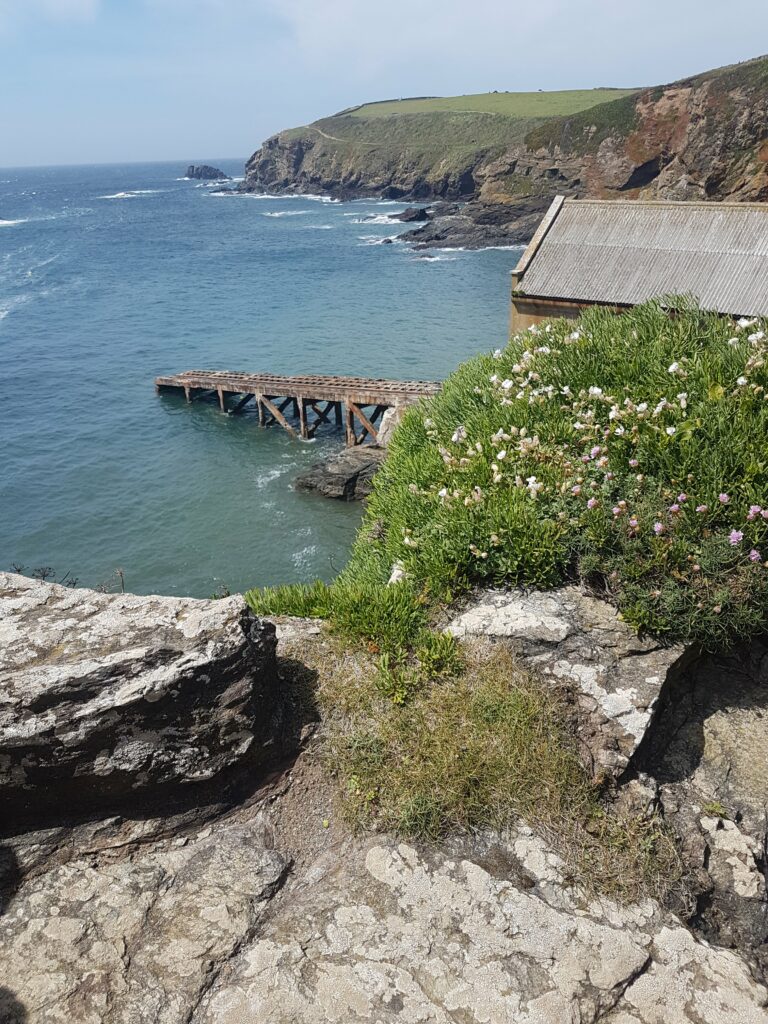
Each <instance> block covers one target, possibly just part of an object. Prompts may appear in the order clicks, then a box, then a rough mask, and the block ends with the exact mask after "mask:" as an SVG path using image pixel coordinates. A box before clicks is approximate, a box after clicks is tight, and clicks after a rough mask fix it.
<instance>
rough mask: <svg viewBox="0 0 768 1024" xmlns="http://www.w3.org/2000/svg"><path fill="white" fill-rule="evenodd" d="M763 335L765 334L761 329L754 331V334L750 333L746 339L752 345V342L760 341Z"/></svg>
mask: <svg viewBox="0 0 768 1024" xmlns="http://www.w3.org/2000/svg"><path fill="white" fill-rule="evenodd" d="M764 337H765V334H764V332H763V331H755V333H754V334H750V335H749V337H748V338H747V341H750V342H752V344H753V345H754V343H755V342H756V341H762V340H763V338H764Z"/></svg>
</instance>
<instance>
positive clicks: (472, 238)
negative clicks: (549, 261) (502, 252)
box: [243, 57, 768, 245]
mask: <svg viewBox="0 0 768 1024" xmlns="http://www.w3.org/2000/svg"><path fill="white" fill-rule="evenodd" d="M243 188H244V189H245V190H246V191H256V192H259V191H268V192H285V191H288V192H322V193H327V194H329V195H334V196H338V197H340V198H350V197H355V196H382V197H384V198H404V199H405V198H407V199H421V200H427V201H429V200H434V199H454V200H455V199H461V200H471V201H472V202H471V203H470V204H469V206H468V207H467V209H466V210H465V212H464V216H465V218H468V219H469V221H471V224H465V225H461V224H457V223H456V222H454V223H453V224H452V225H448V230H447V231H446V225H445V223H444V220H443V217H440V218H438V219H439V220H440V225H438V227H437V228H435V227H434V226H433V225H431V224H428V225H427V226H426V227H424V228H423V229H422V230H421V231H420V232H416V233H414V235H413V237H414V238H415V240H416V241H417V242H422V243H425V244H449V245H450V244H465V243H466V241H467V238H469V244H479V243H480V242H481V241H484V242H485V244H499V243H504V242H509V241H510V240H511V241H517V240H519V237H520V231H518V232H517V234H515V231H514V226H515V225H516V224H521V218H525V217H527V218H528V219H527V221H526V222H522V223H523V224H524V227H523V231H522V233H523V234H524V235H527V236H530V233H531V230H532V229H531V227H530V224H531V223H532V222H533V219H534V218H532V217H531V213H532V211H533V212H534V213H535V212H536V211H537V210H538V208H539V207H540V205H541V202H542V200H546V199H549V198H551V197H552V196H553V195H554V194H555V193H566V194H570V195H578V196H594V197H610V196H616V197H619V196H621V197H624V198H627V197H629V198H632V197H640V196H642V197H646V198H666V199H680V200H691V199H715V200H724V199H735V200H753V201H762V200H764V199H766V198H768V57H760V58H757V59H755V60H752V61H748V62H746V63H744V64H739V65H734V66H732V67H727V68H721V69H718V70H715V71H710V72H706V73H704V74H701V75H698V76H695V77H692V78H688V79H685V80H683V81H680V82H675V83H673V84H672V85H666V86H659V87H657V88H653V89H643V90H640V91H638V92H635V93H632V94H630V95H622V96H621V97H620V98H617V99H613V100H611V101H609V102H607V103H600V104H598V105H596V106H592V107H590V108H588V109H586V110H581V111H579V112H577V113H574V114H572V115H568V116H565V117H549V118H544V117H539V118H511V117H507V118H505V117H504V116H503V115H502V114H488V113H481V112H476V113H474V114H472V113H469V112H466V113H464V114H459V113H457V112H456V111H451V112H447V111H440V110H436V111H433V112H431V113H428V114H427V113H424V112H420V113H392V114H389V115H387V116H371V117H369V118H367V119H366V118H365V117H361V116H360V115H359V114H358V115H356V116H354V115H352V114H350V113H348V112H346V113H344V114H341V115H337V116H335V117H332V118H327V119H324V120H322V121H318V122H317V123H315V124H313V125H309V126H307V127H306V128H300V129H293V130H290V131H287V132H282V133H280V134H278V135H276V136H274V137H273V138H271V139H268V140H267V142H265V143H264V145H263V146H262V148H261V149H260V150H258V151H257V152H256V153H255V154H254V155H253V157H251V159H250V160H249V162H248V164H247V166H246V179H245V182H244V184H243ZM531 204H533V206H532V205H531ZM444 214H445V211H443V215H444ZM451 215H452V216H454V217H455V211H453V212H452V213H451ZM478 229H479V230H478Z"/></svg>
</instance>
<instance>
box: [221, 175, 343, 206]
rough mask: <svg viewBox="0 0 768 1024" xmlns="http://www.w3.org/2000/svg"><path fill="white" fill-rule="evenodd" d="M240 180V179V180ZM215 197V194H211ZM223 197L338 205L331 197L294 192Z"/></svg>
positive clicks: (237, 194) (240, 193)
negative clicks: (300, 200) (290, 200)
mask: <svg viewBox="0 0 768 1024" xmlns="http://www.w3.org/2000/svg"><path fill="white" fill-rule="evenodd" d="M232 180H233V181H237V180H238V179H237V178H233V179H232ZM240 180H242V179H240ZM213 194H214V195H216V193H213ZM225 195H235V196H242V197H243V198H244V199H276V200H280V201H282V200H284V199H308V200H309V201H310V202H313V203H340V202H341V200H340V199H333V198H332V197H331V196H316V195H304V194H299V193H294V192H286V193H285V194H284V195H273V194H272V193H271V192H231V193H225Z"/></svg>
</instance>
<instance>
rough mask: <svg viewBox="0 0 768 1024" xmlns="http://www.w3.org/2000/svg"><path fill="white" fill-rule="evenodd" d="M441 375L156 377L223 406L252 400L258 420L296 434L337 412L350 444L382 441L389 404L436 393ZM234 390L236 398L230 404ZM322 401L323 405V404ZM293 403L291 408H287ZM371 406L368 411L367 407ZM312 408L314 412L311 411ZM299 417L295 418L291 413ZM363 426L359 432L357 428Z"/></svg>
mask: <svg viewBox="0 0 768 1024" xmlns="http://www.w3.org/2000/svg"><path fill="white" fill-rule="evenodd" d="M441 387H442V385H441V384H440V382H439V381H425V380H377V379H375V378H371V377H337V376H332V377H328V376H322V375H303V376H281V375H279V374H273V373H237V372H232V371H229V370H185V371H184V373H177V374H173V375H172V376H169V377H156V378H155V388H156V389H157V391H158V392H161V391H165V390H177V391H183V393H184V395H185V397H186V400H187V402H194V401H197V400H198V399H200V398H211V397H213V396H214V395H215V396H216V397H217V398H218V402H219V406H220V408H221V410H222V412H226V413H228V414H229V415H230V416H234V415H237V414H238V413H241V412H243V410H244V409H245V408H246V406H247V405H248V404H249V403H253V404H255V406H256V408H257V410H258V416H259V425H260V426H269V425H270V424H272V423H278V424H279V425H280V426H281V427H283V428H284V429H285V430H287V431H288V433H290V434H291V435H293V436H294V437H296V436H299V437H303V438H312V437H314V436H315V433H316V431H317V428H318V427H319V426H320V425H321V424H322V423H328V422H329V417H330V414H331V413H332V412H333V413H334V416H335V422H336V424H337V425H341V424H342V423H344V426H345V434H346V441H347V444H348V445H349V446H350V447H352V446H354V445H358V444H362V443H363V442H364V441H365V440H366V439H367V438H370V439H371V441H373V442H374V443H375V442H376V441H378V427H377V424H378V422H379V421H380V420H381V417H382V416H383V415H384V412H385V411H386V410H387V409H390V408H392V407H393V406H403V405H412V404H413V403H414V402H417V401H418V400H419V399H420V398H427V397H429V396H431V395H436V394H437V393H438V391H440V388H441ZM230 396H236V401H235V402H234V404H233V405H231V406H230V401H229V398H230ZM321 404H324V406H325V408H321ZM289 409H290V411H289ZM366 409H368V410H370V411H369V412H366V411H365V410H366ZM310 412H311V413H313V414H314V418H312V417H310V415H309V414H310ZM289 415H292V416H293V418H294V420H298V423H297V424H296V425H294V424H292V423H291V422H290V421H289V419H288V416H289ZM358 431H359V433H358Z"/></svg>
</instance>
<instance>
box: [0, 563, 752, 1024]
mask: <svg viewBox="0 0 768 1024" xmlns="http://www.w3.org/2000/svg"><path fill="white" fill-rule="evenodd" d="M0 584H1V585H2V588H3V589H2V594H1V596H2V601H1V602H0V622H1V623H2V629H3V635H4V636H5V638H6V639H7V640H9V643H8V644H7V646H6V647H5V650H6V652H9V653H7V656H6V664H5V666H4V674H3V675H2V676H0V707H2V710H3V718H2V721H1V722H0V738H1V739H2V742H3V744H4V746H3V749H2V751H0V764H3V765H5V766H6V767H7V766H8V760H7V754H8V751H9V750H11V751H13V750H14V749H18V748H19V746H20V745H21V744H23V745H25V749H26V750H27V752H28V754H27V756H26V757H25V758H22V759H20V760H19V759H17V760H16V761H15V765H16V767H15V769H14V770H12V771H11V772H10V773H9V774H8V773H7V774H6V775H5V776H3V777H2V778H0V787H2V789H3V791H14V790H15V789H17V788H18V787H19V786H21V787H22V788H23V789H24V791H25V793H26V796H27V800H28V806H27V809H26V812H25V816H24V817H22V816H20V815H19V814H17V813H16V812H13V813H10V814H6V815H5V816H4V817H3V818H2V832H1V833H0V1020H2V1021H3V1022H4V1024H22V1022H26V1024H214V1022H215V1024H228V1022H232V1024H235V1022H237V1024H250V1022H253V1024H257V1022H258V1024H262V1022H264V1021H270V1022H274V1024H297V1022H302V1024H314V1022H317V1024H325V1022H327V1021H338V1022H339V1024H342V1022H343V1024H355V1022H357V1024H374V1022H377V1024H389V1022H392V1024H395V1022H398V1024H401V1022H405V1024H408V1022H413V1024H416V1022H417V1021H434V1022H436V1024H489V1022H495V1021H499V1022H500V1021H506V1020H513V1019H514V1020H517V1019H525V1020H529V1021H531V1022H532V1024H535V1022H540V1024H551V1022H553V1021H561V1020H579V1021H581V1022H583V1024H660V1022H661V1021H665V1022H667V1021H669V1022H675V1024H763V1022H764V1021H765V1020H766V1016H767V1014H768V989H766V987H765V984H764V969H765V960H764V952H765V938H766V934H767V933H768V927H767V926H766V920H765V907H766V894H765V879H764V875H763V871H764V869H765V849H764V843H763V842H762V837H763V836H764V832H765V808H764V805H763V800H764V792H765V785H766V780H765V770H764V769H765V764H766V759H765V756H764V752H765V749H766V737H768V727H766V724H765V723H766V721H767V720H766V717H765V713H764V708H765V703H766V666H767V665H768V661H767V660H766V654H765V646H764V644H760V643H758V644H756V645H754V646H753V647H752V648H750V649H749V650H748V651H746V652H744V651H742V652H735V653H734V654H733V655H732V656H729V658H726V659H719V660H718V659H713V658H698V657H697V656H696V653H695V652H688V653H687V656H685V657H683V655H682V652H681V651H679V650H675V649H664V648H660V647H658V646H657V645H654V644H653V643H650V642H642V643H641V642H638V641H637V640H636V638H633V634H632V632H631V630H629V628H628V627H627V626H626V625H625V624H624V623H622V622H621V621H620V620H619V619H618V617H617V616H616V613H615V611H614V610H613V609H610V608H609V607H608V606H607V605H604V604H602V603H601V602H598V601H595V600H594V599H593V598H591V597H588V596H586V595H584V594H582V593H581V592H580V591H579V590H578V589H577V588H573V587H570V588H564V589H563V590H561V591H553V592H550V593H549V594H547V595H540V594H525V593H521V592H514V591H512V592H508V593H506V594H504V593H500V592H489V593H485V594H479V595H477V596H476V597H475V598H474V599H473V600H472V601H470V602H468V603H467V604H466V605H465V606H464V608H462V609H460V610H459V612H458V613H457V614H456V617H455V618H454V620H453V622H452V625H451V628H452V630H453V631H454V632H455V633H456V634H458V635H461V636H462V637H464V638H465V642H467V643H482V644H488V643H490V644H492V645H496V644H503V645H508V646H509V648H510V650H511V651H513V652H514V655H515V657H517V658H520V659H521V660H522V663H524V664H526V665H529V666H531V667H533V668H535V669H536V670H537V671H539V672H541V673H542V676H543V677H544V678H548V679H550V680H551V681H552V684H553V685H557V686H566V687H570V688H571V690H572V702H573V707H574V712H575V715H576V719H577V720H578V722H579V723H580V724H579V725H578V728H579V729H583V730H584V732H583V738H584V742H585V747H586V748H588V749H589V750H590V751H591V755H590V756H592V757H593V759H594V763H595V765H597V766H599V767H600V769H601V770H603V771H607V772H608V773H609V774H610V775H611V776H612V778H613V780H614V785H615V787H616V793H615V799H616V800H617V801H624V802H625V803H634V804H635V805H637V804H638V802H639V803H643V802H649V803H652V802H654V801H658V802H660V803H661V804H662V805H663V808H664V812H665V814H666V815H667V816H668V818H669V819H670V820H671V821H672V822H673V824H675V827H677V824H679V827H680V835H681V842H685V843H687V844H688V850H687V855H688V856H689V857H690V858H691V860H690V863H689V870H691V871H692V872H693V874H694V875H695V878H694V881H695V882H697V884H698V886H699V888H698V890H697V889H696V888H695V887H694V888H693V889H689V895H690V897H691V898H692V899H693V901H694V903H693V908H692V909H691V907H688V909H687V910H686V907H685V903H684V901H682V902H680V912H685V915H686V917H687V919H688V925H689V926H686V925H685V924H684V923H683V921H682V920H681V919H680V917H679V916H675V914H673V913H672V912H671V911H670V909H669V908H668V907H667V908H665V907H664V906H662V905H660V904H659V902H658V901H656V900H654V899H651V898H644V899H639V900H635V901H634V902H629V903H627V902H625V903H620V902H617V901H616V900H614V899H611V898H608V897H606V896H600V895H598V894H597V893H596V892H594V891H592V890H591V889H590V887H589V884H588V880H585V879H581V880H578V879H576V878H574V876H573V873H572V870H571V867H570V865H569V864H568V863H567V862H566V860H564V859H563V855H562V851H560V852H558V850H557V849H556V848H555V845H556V844H555V845H553V841H555V840H556V836H554V835H553V836H552V837H550V839H551V840H552V841H550V839H545V838H543V837H542V836H541V835H537V834H535V833H534V832H533V831H532V830H531V828H529V827H527V826H526V824H525V823H522V822H518V823H517V824H514V825H513V826H511V827H509V828H508V829H506V830H504V831H502V832H484V833H482V834H478V835H471V836H470V835H468V836H463V837H454V838H453V839H450V840H448V841H444V842H441V843H433V844H428V845H416V844H404V843H400V842H398V841H397V840H396V839H394V838H392V837H389V836H386V835H378V836H368V837H364V836H359V835H353V834H351V833H350V832H349V831H348V829H347V828H346V827H345V825H344V822H343V820H342V818H341V816H340V814H339V809H338V807H337V804H336V796H335V791H334V786H333V783H332V780H331V779H330V777H329V772H328V764H327V760H326V759H324V758H323V757H322V756H321V752H322V746H321V745H319V743H318V741H317V740H316V739H315V738H314V735H313V734H314V733H315V730H316V729H318V728H319V729H320V730H321V732H320V734H319V735H320V736H322V729H323V728H324V726H323V725H322V723H318V722H317V714H316V711H315V708H314V703H313V699H312V693H313V689H314V687H315V686H316V685H317V682H318V679H319V677H321V676H323V674H325V675H326V676H328V677H330V676H332V675H333V673H334V672H335V671H336V670H335V669H334V667H333V664H334V663H333V660H332V657H331V654H332V648H331V647H330V646H329V643H330V641H329V640H328V639H327V637H326V636H325V634H324V631H323V629H322V627H321V626H320V625H318V624H317V623H316V622H313V621H304V620H286V621H283V622H282V623H281V624H280V625H279V626H278V631H277V633H278V640H279V646H278V650H277V661H276V662H275V660H274V654H275V652H274V636H275V630H274V628H273V627H272V626H271V625H270V624H268V623H263V622H261V621H260V620H256V619H254V618H253V617H252V616H250V614H249V613H248V612H247V609H246V607H245V605H244V603H243V602H242V601H241V600H240V599H239V598H232V599H229V600H226V601H214V602H211V601H186V600H176V599H158V598H128V597H107V596H104V595H94V594H91V593H89V592H87V591H63V588H60V587H55V586H52V585H50V584H45V583H37V582H32V581H29V580H22V579H21V578H20V577H16V576H10V575H3V576H2V577H0ZM254 642H256V650H253V644H254ZM224 676H226V677H227V679H228V683H227V685H226V686H224V688H223V689H222V686H221V685H220V684H219V682H218V681H219V680H221V679H222V678H223V677H224ZM206 678H207V679H208V680H209V682H210V687H211V692H210V700H209V701H206V700H198V699H197V698H196V696H194V695H195V694H197V693H198V692H199V688H198V685H197V684H198V683H204V682H205V680H206ZM726 678H727V680H728V684H729V685H728V686H727V687H724V686H722V681H723V679H726ZM25 679H26V683H27V685H23V683H24V680H25ZM190 694H192V695H193V696H192V698H191V702H190ZM225 694H229V697H226V696H225ZM183 708H186V711H184V710H182V709H183ZM659 709H660V710H659ZM267 714H271V715H272V721H273V723H274V724H273V730H274V736H273V739H274V740H275V743H274V746H273V748H272V756H271V758H270V757H265V747H264V746H263V744H261V743H260V741H259V739H258V737H259V736H260V735H261V726H260V723H262V722H263V721H264V720H265V716H266V715H267ZM98 718H100V719H101V723H102V726H103V728H102V730H101V739H100V743H99V744H96V745H93V744H92V743H91V742H90V740H89V737H90V736H93V735H94V733H93V725H94V723H95V722H96V721H97V719H98ZM228 723H229V725H230V726H231V728H232V730H234V732H236V733H238V734H239V735H240V736H241V737H242V738H243V742H241V743H239V744H235V745H230V746H229V748H228V749H229V755H228V762H227V763H226V764H223V763H222V762H221V760H220V757H219V753H220V748H221V744H220V743H219V742H218V741H216V743H215V745H213V746H211V745H210V744H211V742H212V741H211V737H216V736H220V735H221V731H222V727H224V731H225V732H226V731H227V728H228V725H227V724H228ZM43 726H45V727H43ZM249 736H250V737H251V739H250V742H245V739H246V738H247V737H249ZM143 744H146V749H147V757H146V758H145V759H144V760H142V759H141V758H138V756H137V755H138V753H139V750H140V748H141V747H142V745H143ZM56 745H58V747H57V749H59V750H60V751H61V752H62V753H63V754H66V752H67V751H69V755H68V756H64V757H63V761H62V765H63V771H64V773H65V774H68V775H69V776H70V778H72V777H74V778H77V779H79V780H80V781H81V783H82V785H83V786H84V787H85V789H86V791H87V789H88V785H89V781H92V780H93V779H94V778H96V779H106V780H107V781H109V779H110V778H111V777H112V776H114V775H116V774H117V775H121V774H122V773H123V771H124V767H125V759H124V758H123V756H122V752H124V751H125V750H126V749H128V750H131V751H132V755H131V758H130V761H131V772H132V773H133V774H132V776H131V778H132V783H133V784H132V785H129V786H128V787H120V789H119V791H118V790H116V789H114V788H111V787H110V786H107V787H106V788H105V790H104V792H103V793H101V794H100V795H99V794H97V795H98V796H100V799H96V800H88V801H86V802H84V803H82V804H78V803H77V802H76V801H75V800H73V799H72V798H71V797H72V794H74V793H76V791H75V790H71V791H70V798H69V799H68V800H66V801H62V802H60V803H59V804H58V805H55V806H52V805H51V804H50V802H47V801H45V800H40V801H39V802H38V797H41V796H44V795H45V791H46V787H47V785H48V783H49V782H50V780H51V779H52V778H54V779H55V773H56V765H55V764H53V763H52V764H51V765H50V766H49V769H48V771H47V773H45V774H40V775H38V774H36V773H35V772H30V771H29V770H28V768H29V766H30V765H34V764H36V763H38V762H40V761H44V760H45V759H46V757H47V756H48V755H47V751H50V750H52V749H53V748H54V746H56ZM254 746H255V747H256V748H257V750H258V756H257V757H255V758H254V757H253V756H251V755H252V753H253V748H254ZM97 748H98V755H96V756H94V752H95V751H96V750H97ZM182 749H187V750H189V752H190V757H192V758H193V760H194V765H192V764H191V762H190V761H189V760H188V759H182V760H181V761H179V759H178V754H179V751H180V750H182ZM36 751H39V755H38V754H37V753H35V752H36ZM89 751H90V753H89ZM163 755H167V758H168V759H167V760H164V757H163ZM12 760H13V755H12ZM163 763H165V764H168V763H174V764H175V765H176V768H175V769H174V770H175V773H176V780H175V785H170V786H168V785H165V784H163V782H162V780H163V779H165V778H166V774H167V773H166V772H165V770H163V771H161V772H160V774H159V775H154V776H153V774H152V773H153V772H157V770H158V769H157V766H159V765H162V764H163ZM73 765H74V766H75V769H74V771H73V770H72V768H73ZM153 766H154V767H153ZM191 767H192V768H193V771H192V773H191V774H192V775H195V776H197V775H198V774H201V775H202V778H195V779H193V778H190V768H191ZM145 769H146V770H147V772H148V774H146V775H145V774H143V772H144V770H145ZM650 773H655V774H650ZM206 776H209V777H207V778H206ZM155 780H156V781H157V782H158V784H157V785H156V784H154V782H155ZM91 795H92V794H91ZM718 801H719V802H718ZM691 926H692V927H691ZM702 931H703V932H704V933H705V935H706V937H707V939H708V940H709V941H702V940H701V938H700V936H699V935H698V934H697V932H702ZM725 947H731V948H725Z"/></svg>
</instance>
